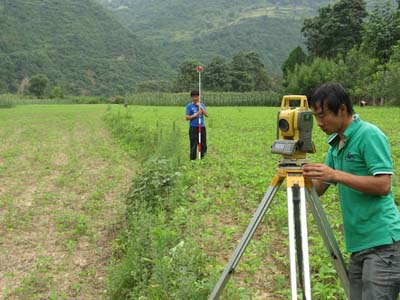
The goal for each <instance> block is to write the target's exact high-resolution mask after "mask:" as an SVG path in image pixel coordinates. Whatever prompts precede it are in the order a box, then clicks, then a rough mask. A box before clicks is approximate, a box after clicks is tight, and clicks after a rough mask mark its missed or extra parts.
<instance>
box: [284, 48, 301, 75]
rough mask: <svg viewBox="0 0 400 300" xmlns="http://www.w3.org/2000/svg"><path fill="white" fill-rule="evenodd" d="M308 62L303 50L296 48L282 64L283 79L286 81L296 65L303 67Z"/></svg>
mask: <svg viewBox="0 0 400 300" xmlns="http://www.w3.org/2000/svg"><path fill="white" fill-rule="evenodd" d="M306 60H307V54H305V53H304V51H303V49H302V48H301V47H300V46H298V47H296V48H294V49H293V50H292V51H291V52H290V53H289V56H288V58H287V59H286V60H285V61H284V62H283V64H282V73H283V79H284V80H285V81H286V80H287V76H288V74H289V73H290V72H292V71H293V70H294V68H295V67H296V65H301V64H303V63H305V62H306Z"/></svg>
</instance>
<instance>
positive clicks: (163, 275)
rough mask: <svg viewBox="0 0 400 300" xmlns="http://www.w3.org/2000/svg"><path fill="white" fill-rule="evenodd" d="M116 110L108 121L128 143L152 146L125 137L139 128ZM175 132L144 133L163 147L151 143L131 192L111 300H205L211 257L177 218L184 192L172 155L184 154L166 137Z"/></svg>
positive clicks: (110, 290) (127, 200)
mask: <svg viewBox="0 0 400 300" xmlns="http://www.w3.org/2000/svg"><path fill="white" fill-rule="evenodd" d="M113 114H114V112H112V111H109V112H108V115H107V116H106V120H108V121H107V122H108V125H109V126H110V129H111V131H112V132H113V133H114V134H115V135H116V136H117V137H118V138H119V140H120V141H122V142H123V143H124V145H128V146H129V149H138V150H139V151H141V150H143V148H146V147H147V146H148V144H145V143H143V140H141V139H140V137H139V138H134V136H133V137H132V139H131V138H130V137H128V136H127V135H126V132H127V131H129V132H136V127H137V125H136V123H134V122H132V120H133V118H132V116H130V117H129V116H128V113H126V114H121V113H119V112H117V113H115V114H114V115H113ZM128 120H129V121H128ZM127 121H128V122H127ZM171 130H172V131H171V135H169V134H167V135H162V134H160V135H159V136H157V137H153V138H151V137H150V135H151V132H154V131H152V130H147V131H146V133H147V138H150V139H154V140H155V139H156V140H157V141H158V144H159V147H152V149H153V151H152V152H151V153H152V154H153V155H154V156H153V155H152V156H151V157H150V158H149V159H146V158H145V159H144V163H143V166H142V168H141V170H142V171H141V172H138V173H137V174H136V175H135V177H134V179H133V181H132V185H131V188H130V190H129V192H128V194H127V198H126V206H127V209H126V220H127V224H128V226H127V229H126V232H125V233H124V238H123V239H121V240H120V242H121V245H120V246H119V249H123V250H122V251H123V252H122V253H120V255H122V259H121V260H120V262H119V263H118V264H117V265H116V266H115V267H114V269H113V271H112V272H111V276H110V284H109V296H110V299H132V300H133V299H154V300H156V299H182V300H186V299H204V298H206V297H207V295H208V293H209V284H207V281H206V280H207V272H206V271H205V269H206V266H207V264H208V263H209V259H207V257H206V256H205V255H204V253H203V252H202V251H201V249H200V248H199V246H198V245H197V243H196V241H195V240H194V239H193V238H191V237H190V236H191V235H192V234H193V232H192V231H191V229H190V228H191V227H190V226H187V225H189V224H190V220H189V219H184V220H182V219H180V218H178V220H179V221H177V222H174V220H175V219H176V218H177V216H176V214H177V211H181V210H182V209H183V210H185V207H184V206H180V205H182V204H183V203H182V202H183V199H182V198H181V193H182V190H181V187H180V186H177V181H178V180H180V177H181V176H179V175H180V173H179V172H177V168H178V166H179V165H178V164H174V163H172V162H173V161H174V156H180V151H177V147H178V145H179V140H175V141H173V142H172V143H171V142H169V141H164V139H165V138H167V137H170V136H172V135H174V136H176V132H175V128H174V127H173V128H171ZM178 136H179V134H178ZM171 148H174V149H171ZM172 153H174V154H173V155H171V154H172ZM134 154H137V152H135V153H134ZM167 156H168V159H166V158H164V157H167ZM179 167H180V166H179ZM182 221H183V222H182Z"/></svg>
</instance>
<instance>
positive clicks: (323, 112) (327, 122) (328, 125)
mask: <svg viewBox="0 0 400 300" xmlns="http://www.w3.org/2000/svg"><path fill="white" fill-rule="evenodd" d="M312 112H313V114H314V117H315V119H316V121H317V125H318V127H319V128H321V130H322V131H323V132H325V133H326V134H327V135H330V134H332V133H339V134H341V133H343V132H344V129H345V128H344V120H345V117H346V108H345V106H344V105H342V107H341V108H340V109H339V111H338V114H337V115H335V114H334V113H333V112H332V111H330V110H329V109H328V108H326V107H322V106H321V104H320V103H317V105H316V106H315V107H313V108H312Z"/></svg>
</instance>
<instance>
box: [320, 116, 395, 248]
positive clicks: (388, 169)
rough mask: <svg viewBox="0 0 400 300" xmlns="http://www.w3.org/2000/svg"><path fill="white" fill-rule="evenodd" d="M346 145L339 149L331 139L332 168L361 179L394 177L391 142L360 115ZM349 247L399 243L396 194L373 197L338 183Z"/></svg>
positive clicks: (336, 138)
mask: <svg viewBox="0 0 400 300" xmlns="http://www.w3.org/2000/svg"><path fill="white" fill-rule="evenodd" d="M344 137H345V142H344V143H343V144H342V145H341V146H340V147H339V140H340V138H339V136H338V135H337V134H334V135H333V136H331V137H330V138H329V140H328V143H329V144H330V146H331V148H330V149H329V151H328V155H327V158H326V161H325V163H326V164H327V165H328V166H330V167H331V168H333V169H336V170H341V171H344V172H346V173H351V174H354V175H358V176H373V175H378V174H393V163H392V160H391V157H390V148H389V142H388V140H387V137H386V136H385V134H384V133H383V132H382V131H381V130H380V129H379V128H378V127H376V126H375V125H373V124H370V123H368V122H364V121H362V120H361V119H360V117H359V116H358V115H355V116H354V118H353V121H352V122H351V123H350V125H349V126H348V127H347V128H346V130H345V132H344ZM338 186H339V196H340V204H341V208H342V216H343V225H344V234H345V240H346V248H347V250H348V251H349V252H356V251H360V250H364V249H368V248H371V247H374V246H380V245H386V244H391V243H392V242H393V240H395V241H398V240H400V217H399V211H398V209H397V207H396V204H395V202H394V201H393V192H392V191H390V193H389V194H388V195H386V196H379V195H370V194H365V193H362V192H360V191H357V190H354V189H352V188H350V187H347V186H345V185H343V184H338Z"/></svg>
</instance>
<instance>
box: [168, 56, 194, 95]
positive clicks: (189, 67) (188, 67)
mask: <svg viewBox="0 0 400 300" xmlns="http://www.w3.org/2000/svg"><path fill="white" fill-rule="evenodd" d="M199 65H200V63H199V62H198V61H196V60H193V59H188V60H185V61H183V62H182V63H181V64H180V65H179V67H178V69H179V72H178V76H177V78H176V80H175V83H174V90H175V91H176V92H186V91H190V90H193V89H198V87H199V75H198V73H197V66H199Z"/></svg>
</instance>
